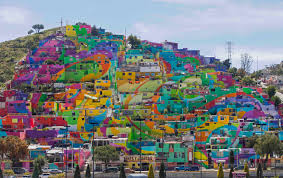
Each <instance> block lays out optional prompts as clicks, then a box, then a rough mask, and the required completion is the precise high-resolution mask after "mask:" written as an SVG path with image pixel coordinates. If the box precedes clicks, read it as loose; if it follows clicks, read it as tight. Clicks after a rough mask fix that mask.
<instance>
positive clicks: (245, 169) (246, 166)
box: [244, 163, 250, 178]
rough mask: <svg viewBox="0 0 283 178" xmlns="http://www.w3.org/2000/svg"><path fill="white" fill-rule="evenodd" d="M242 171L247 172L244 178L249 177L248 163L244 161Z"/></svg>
mask: <svg viewBox="0 0 283 178" xmlns="http://www.w3.org/2000/svg"><path fill="white" fill-rule="evenodd" d="M244 172H246V173H247V174H246V178H249V177H250V171H249V166H248V163H245V167H244Z"/></svg>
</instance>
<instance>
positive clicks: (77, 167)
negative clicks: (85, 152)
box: [74, 165, 81, 178]
mask: <svg viewBox="0 0 283 178" xmlns="http://www.w3.org/2000/svg"><path fill="white" fill-rule="evenodd" d="M74 178H81V173H80V167H79V165H77V166H76V170H75V174H74Z"/></svg>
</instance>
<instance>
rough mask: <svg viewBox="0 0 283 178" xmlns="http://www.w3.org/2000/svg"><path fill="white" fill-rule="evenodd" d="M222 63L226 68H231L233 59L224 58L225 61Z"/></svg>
mask: <svg viewBox="0 0 283 178" xmlns="http://www.w3.org/2000/svg"><path fill="white" fill-rule="evenodd" d="M222 64H223V65H224V66H226V68H227V70H228V69H230V66H231V61H230V59H226V60H224V61H223V62H222Z"/></svg>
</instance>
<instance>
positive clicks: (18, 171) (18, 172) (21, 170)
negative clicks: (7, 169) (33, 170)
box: [13, 167, 28, 174]
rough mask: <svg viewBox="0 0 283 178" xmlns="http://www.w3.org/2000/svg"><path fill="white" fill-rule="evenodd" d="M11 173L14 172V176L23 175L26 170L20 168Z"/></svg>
mask: <svg viewBox="0 0 283 178" xmlns="http://www.w3.org/2000/svg"><path fill="white" fill-rule="evenodd" d="M13 171H14V173H15V174H24V173H26V172H28V170H27V169H25V168H20V167H17V168H13Z"/></svg>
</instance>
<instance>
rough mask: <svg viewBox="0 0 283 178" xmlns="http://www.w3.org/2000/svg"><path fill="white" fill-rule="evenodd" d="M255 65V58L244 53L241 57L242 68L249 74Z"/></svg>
mask: <svg viewBox="0 0 283 178" xmlns="http://www.w3.org/2000/svg"><path fill="white" fill-rule="evenodd" d="M252 64H253V58H252V57H251V56H250V55H249V54H248V53H244V54H242V55H241V68H242V69H243V70H244V71H245V72H246V73H249V72H250V70H251V67H252Z"/></svg>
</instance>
